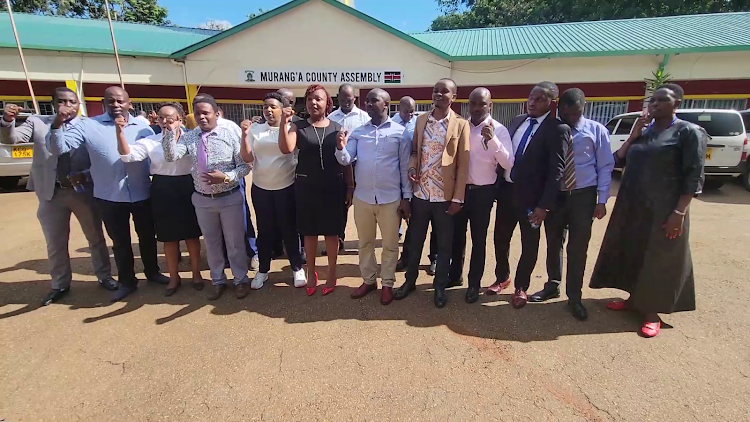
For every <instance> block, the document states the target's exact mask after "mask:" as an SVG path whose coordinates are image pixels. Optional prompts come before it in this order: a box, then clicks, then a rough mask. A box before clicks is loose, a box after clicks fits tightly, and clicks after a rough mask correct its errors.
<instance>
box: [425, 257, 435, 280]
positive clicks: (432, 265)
mask: <svg viewBox="0 0 750 422" xmlns="http://www.w3.org/2000/svg"><path fill="white" fill-rule="evenodd" d="M435 271H437V259H436V260H434V261H430V268H428V269H427V275H429V276H434V275H435Z"/></svg>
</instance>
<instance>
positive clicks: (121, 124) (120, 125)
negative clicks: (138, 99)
mask: <svg viewBox="0 0 750 422" xmlns="http://www.w3.org/2000/svg"><path fill="white" fill-rule="evenodd" d="M127 124H128V122H127V120H125V117H123V116H117V117H115V126H116V127H117V131H118V132H121V131H122V130H123V129H124V128H125V126H126V125H127Z"/></svg>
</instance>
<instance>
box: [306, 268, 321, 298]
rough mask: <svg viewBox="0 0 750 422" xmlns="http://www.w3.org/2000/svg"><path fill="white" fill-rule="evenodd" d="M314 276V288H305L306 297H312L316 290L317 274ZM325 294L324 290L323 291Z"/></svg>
mask: <svg viewBox="0 0 750 422" xmlns="http://www.w3.org/2000/svg"><path fill="white" fill-rule="evenodd" d="M314 274H315V287H306V288H305V292H307V295H308V296H312V295H314V294H315V291H316V290H318V273H314ZM323 291H324V292H325V290H323Z"/></svg>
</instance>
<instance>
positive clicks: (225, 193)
mask: <svg viewBox="0 0 750 422" xmlns="http://www.w3.org/2000/svg"><path fill="white" fill-rule="evenodd" d="M239 189H240V187H239V186H235V187H234V188H232V189H230V190H227V191H224V192H219V193H203V192H198V191H195V193H197V194H198V195H200V196H205V197H207V198H212V199H216V198H223V197H225V196H229V195H231V194H233V193H235V192H237V191H238V190H239Z"/></svg>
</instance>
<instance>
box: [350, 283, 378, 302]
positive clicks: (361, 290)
mask: <svg viewBox="0 0 750 422" xmlns="http://www.w3.org/2000/svg"><path fill="white" fill-rule="evenodd" d="M375 290H378V284H377V283H372V284H367V283H362V285H361V286H359V287H357V290H355V291H353V292H352V299H361V298H363V297H365V296H367V294H368V293H370V292H374V291H375Z"/></svg>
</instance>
